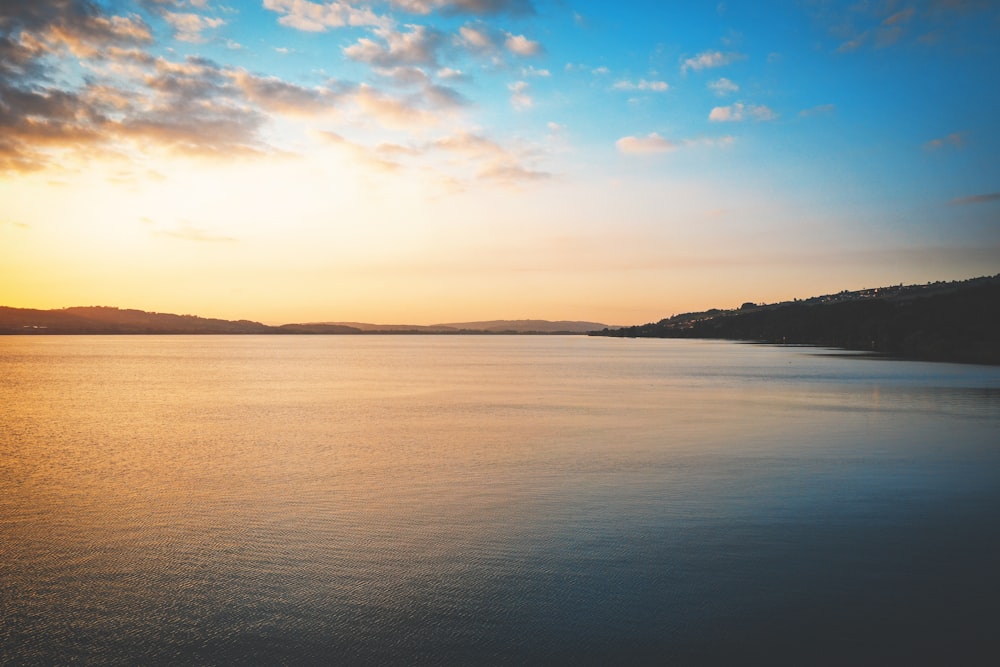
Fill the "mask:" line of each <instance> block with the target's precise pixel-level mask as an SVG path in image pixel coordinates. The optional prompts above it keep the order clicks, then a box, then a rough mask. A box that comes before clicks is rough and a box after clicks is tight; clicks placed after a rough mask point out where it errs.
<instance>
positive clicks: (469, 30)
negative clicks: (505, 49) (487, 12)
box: [458, 25, 497, 51]
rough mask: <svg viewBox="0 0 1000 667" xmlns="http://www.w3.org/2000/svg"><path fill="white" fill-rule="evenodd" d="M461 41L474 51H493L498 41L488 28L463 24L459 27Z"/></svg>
mask: <svg viewBox="0 0 1000 667" xmlns="http://www.w3.org/2000/svg"><path fill="white" fill-rule="evenodd" d="M458 34H459V37H460V39H461V42H462V43H463V44H464V45H465V46H466V47H468V48H470V49H472V50H473V51H493V50H495V49H496V47H497V46H496V43H495V42H494V41H493V37H492V36H490V34H489V33H488V32H487V31H486V30H481V29H479V28H473V27H472V26H467V25H463V26H462V27H461V28H459V29H458Z"/></svg>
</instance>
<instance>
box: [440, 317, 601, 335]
mask: <svg viewBox="0 0 1000 667" xmlns="http://www.w3.org/2000/svg"><path fill="white" fill-rule="evenodd" d="M436 326H439V327H447V328H450V329H458V330H461V331H489V332H491V333H547V334H553V333H580V334H582V333H590V332H591V331H600V330H601V329H606V328H607V326H608V325H606V324H600V323H599V322H571V321H567V320H559V321H558V322H549V321H548V320H490V321H487V322H455V323H450V324H438V325H436Z"/></svg>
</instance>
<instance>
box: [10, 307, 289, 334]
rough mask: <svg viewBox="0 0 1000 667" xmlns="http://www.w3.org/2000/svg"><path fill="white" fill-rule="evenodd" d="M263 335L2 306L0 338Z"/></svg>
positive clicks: (107, 311)
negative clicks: (16, 335)
mask: <svg viewBox="0 0 1000 667" xmlns="http://www.w3.org/2000/svg"><path fill="white" fill-rule="evenodd" d="M25 333H31V334H261V333H274V327H269V326H267V325H266V324H261V323H260V322H251V321H249V320H239V321H236V322H233V321H229V320H217V319H210V318H205V317H196V316H194V315H172V314H169V313H147V312H145V311H142V310H124V309H119V308H109V307H106V306H90V307H78V308H63V309H60V310H34V309H30V308H7V307H3V306H0V334H25Z"/></svg>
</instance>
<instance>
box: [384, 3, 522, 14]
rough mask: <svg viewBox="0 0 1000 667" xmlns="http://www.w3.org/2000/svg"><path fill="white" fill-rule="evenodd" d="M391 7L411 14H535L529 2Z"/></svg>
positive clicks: (415, 4) (398, 5) (417, 4)
mask: <svg viewBox="0 0 1000 667" xmlns="http://www.w3.org/2000/svg"><path fill="white" fill-rule="evenodd" d="M392 5H393V7H397V8H399V9H402V10H403V11H406V12H410V13H413V14H429V13H431V12H432V11H440V12H442V13H444V14H481V15H488V14H511V15H514V16H523V15H531V14H534V13H535V5H534V3H533V2H531V0H392Z"/></svg>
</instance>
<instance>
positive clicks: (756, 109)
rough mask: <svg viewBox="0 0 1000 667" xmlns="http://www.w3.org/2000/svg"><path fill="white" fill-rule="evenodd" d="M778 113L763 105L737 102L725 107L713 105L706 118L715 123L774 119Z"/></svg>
mask: <svg viewBox="0 0 1000 667" xmlns="http://www.w3.org/2000/svg"><path fill="white" fill-rule="evenodd" d="M777 117H778V115H777V114H776V113H774V111H772V110H771V109H770V108H769V107H766V106H764V105H755V104H743V103H742V102H737V103H735V104H732V105H730V106H726V107H715V108H713V109H712V111H711V113H709V114H708V119H709V120H710V121H713V122H716V123H726V122H738V121H743V120H761V121H764V120H774V119H775V118H777Z"/></svg>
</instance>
